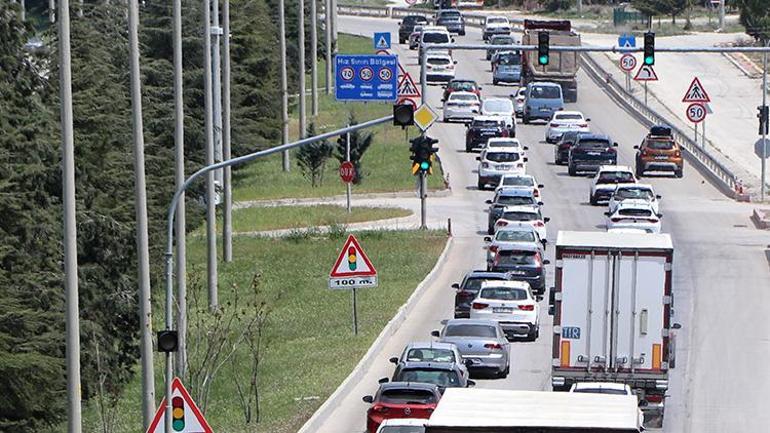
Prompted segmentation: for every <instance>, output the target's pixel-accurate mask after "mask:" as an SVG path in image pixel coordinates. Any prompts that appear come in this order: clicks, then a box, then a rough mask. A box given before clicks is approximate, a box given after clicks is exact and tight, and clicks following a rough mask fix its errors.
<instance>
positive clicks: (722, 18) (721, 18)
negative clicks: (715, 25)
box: [719, 0, 725, 30]
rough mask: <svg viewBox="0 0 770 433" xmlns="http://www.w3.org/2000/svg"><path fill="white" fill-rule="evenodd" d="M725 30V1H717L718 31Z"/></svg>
mask: <svg viewBox="0 0 770 433" xmlns="http://www.w3.org/2000/svg"><path fill="white" fill-rule="evenodd" d="M724 29H725V0H719V30H724Z"/></svg>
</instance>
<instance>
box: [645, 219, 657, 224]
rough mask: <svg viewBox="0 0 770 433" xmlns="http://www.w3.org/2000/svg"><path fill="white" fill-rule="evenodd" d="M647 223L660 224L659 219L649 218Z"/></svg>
mask: <svg viewBox="0 0 770 433" xmlns="http://www.w3.org/2000/svg"><path fill="white" fill-rule="evenodd" d="M647 221H649V222H651V223H656V222H658V219H657V218H647Z"/></svg>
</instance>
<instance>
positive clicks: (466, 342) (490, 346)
mask: <svg viewBox="0 0 770 433" xmlns="http://www.w3.org/2000/svg"><path fill="white" fill-rule="evenodd" d="M431 335H433V336H434V337H438V338H439V341H441V342H444V343H454V344H456V345H457V348H458V349H459V350H460V354H462V356H463V359H470V360H471V362H472V364H471V366H470V367H469V369H470V371H471V374H473V373H474V372H490V373H493V374H494V375H496V376H497V377H506V376H508V373H509V372H510V369H511V364H510V356H509V353H510V350H509V349H510V343H509V342H508V339H507V338H506V337H505V332H503V329H502V328H501V327H500V324H499V323H497V322H495V321H493V320H474V319H450V320H447V321H446V324H445V325H444V328H443V329H442V330H441V332H439V331H433V332H431Z"/></svg>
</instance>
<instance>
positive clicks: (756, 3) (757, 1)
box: [736, 0, 770, 43]
mask: <svg viewBox="0 0 770 433" xmlns="http://www.w3.org/2000/svg"><path fill="white" fill-rule="evenodd" d="M736 5H737V6H738V8H739V9H740V11H741V16H740V19H741V24H742V25H743V26H744V27H746V33H747V34H748V35H750V36H752V37H753V38H755V39H757V40H758V41H761V42H762V43H766V42H767V41H768V40H770V2H768V1H767V0H737V2H736Z"/></svg>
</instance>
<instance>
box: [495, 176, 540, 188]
mask: <svg viewBox="0 0 770 433" xmlns="http://www.w3.org/2000/svg"><path fill="white" fill-rule="evenodd" d="M502 186H535V181H534V180H533V179H532V178H531V177H524V176H511V177H504V178H503V183H502Z"/></svg>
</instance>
